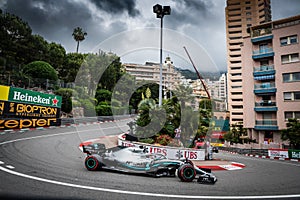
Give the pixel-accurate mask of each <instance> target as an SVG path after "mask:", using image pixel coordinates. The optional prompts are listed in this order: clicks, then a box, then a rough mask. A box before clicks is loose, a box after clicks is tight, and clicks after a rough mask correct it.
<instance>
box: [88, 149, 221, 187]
mask: <svg viewBox="0 0 300 200" xmlns="http://www.w3.org/2000/svg"><path fill="white" fill-rule="evenodd" d="M82 148H83V149H82V150H83V152H84V153H86V154H87V157H86V158H85V161H84V164H85V167H86V168H87V170H89V171H96V170H101V169H107V170H113V171H119V172H126V173H138V174H147V175H151V176H153V177H162V176H176V175H177V176H178V177H179V179H180V180H181V181H183V182H192V181H193V180H194V179H196V178H197V182H198V183H209V184H214V183H215V182H216V181H217V178H216V177H215V176H214V175H213V174H212V173H211V171H207V170H203V169H200V168H198V167H197V166H195V165H194V164H193V162H192V161H190V160H188V159H182V160H171V159H167V158H166V157H165V156H164V155H162V154H150V153H148V151H147V148H146V147H143V146H141V147H113V148H110V149H106V148H105V145H104V144H100V143H96V144H90V145H86V146H82Z"/></svg>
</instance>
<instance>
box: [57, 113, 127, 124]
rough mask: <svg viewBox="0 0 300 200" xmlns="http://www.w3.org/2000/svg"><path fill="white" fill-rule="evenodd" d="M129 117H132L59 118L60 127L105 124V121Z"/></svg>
mask: <svg viewBox="0 0 300 200" xmlns="http://www.w3.org/2000/svg"><path fill="white" fill-rule="evenodd" d="M129 117H132V115H114V116H97V117H82V118H61V125H66V124H80V123H92V122H106V121H114V120H121V119H127V118H129Z"/></svg>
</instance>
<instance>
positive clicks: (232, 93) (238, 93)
mask: <svg viewBox="0 0 300 200" xmlns="http://www.w3.org/2000/svg"><path fill="white" fill-rule="evenodd" d="M231 95H243V93H242V92H231Z"/></svg>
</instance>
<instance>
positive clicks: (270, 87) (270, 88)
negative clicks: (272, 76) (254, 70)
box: [254, 82, 277, 95]
mask: <svg viewBox="0 0 300 200" xmlns="http://www.w3.org/2000/svg"><path fill="white" fill-rule="evenodd" d="M276 91H277V89H276V87H275V83H274V82H271V83H262V84H255V85H254V94H256V95H270V93H275V92H276Z"/></svg>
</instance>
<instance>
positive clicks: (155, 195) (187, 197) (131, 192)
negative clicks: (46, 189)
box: [0, 166, 300, 199]
mask: <svg viewBox="0 0 300 200" xmlns="http://www.w3.org/2000/svg"><path fill="white" fill-rule="evenodd" d="M0 170H2V171H4V172H7V173H10V174H13V175H16V176H21V177H24V178H29V179H33V180H36V181H42V182H46V183H52V184H56V185H62V186H67V187H74V188H80V189H87V190H94V191H102V192H112V193H118V194H130V195H141V196H151V197H171V198H185V199H276V198H296V197H300V194H295V195H268V196H225V197H224V196H190V195H175V194H157V193H149V192H133V191H124V190H116V189H107V188H98V187H92V186H85V185H77V184H72V183H65V182H60V181H54V180H50V179H45V178H40V177H36V176H31V175H27V174H22V173H19V172H15V171H12V170H9V169H6V168H4V167H1V166H0Z"/></svg>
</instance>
